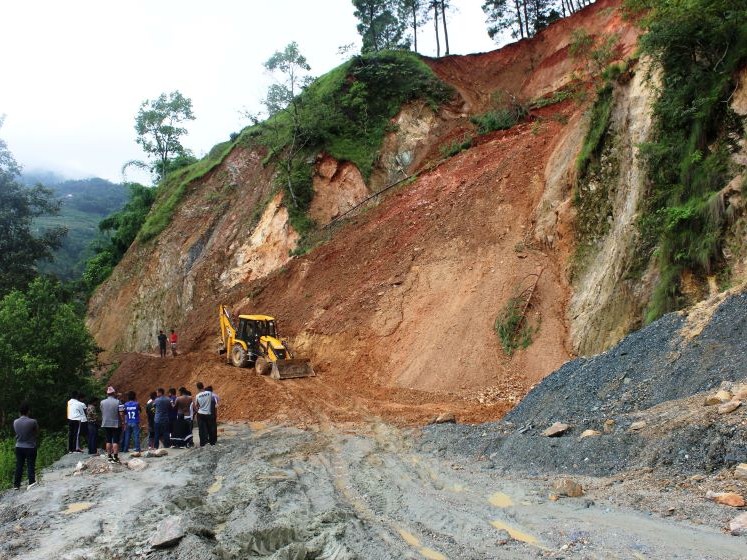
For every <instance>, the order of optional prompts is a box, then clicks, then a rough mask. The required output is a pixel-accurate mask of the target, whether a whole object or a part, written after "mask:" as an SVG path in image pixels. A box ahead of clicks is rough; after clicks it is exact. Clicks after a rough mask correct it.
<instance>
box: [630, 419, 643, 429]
mask: <svg viewBox="0 0 747 560" xmlns="http://www.w3.org/2000/svg"><path fill="white" fill-rule="evenodd" d="M645 427H646V422H645V420H638V421H637V422H633V423H632V424H631V425H630V430H631V431H633V432H637V431H638V430H642V429H643V428H645Z"/></svg>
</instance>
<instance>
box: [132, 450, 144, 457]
mask: <svg viewBox="0 0 747 560" xmlns="http://www.w3.org/2000/svg"><path fill="white" fill-rule="evenodd" d="M142 456H143V454H142V453H141V452H140V451H133V452H132V453H130V457H142Z"/></svg>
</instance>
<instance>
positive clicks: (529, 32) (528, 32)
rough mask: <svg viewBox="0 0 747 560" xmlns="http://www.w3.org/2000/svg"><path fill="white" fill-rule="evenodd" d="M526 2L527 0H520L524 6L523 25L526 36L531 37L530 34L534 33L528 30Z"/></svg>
mask: <svg viewBox="0 0 747 560" xmlns="http://www.w3.org/2000/svg"><path fill="white" fill-rule="evenodd" d="M527 2H529V0H522V2H521V3H522V5H523V7H524V26H525V27H526V28H527V37H531V36H532V35H534V33H532V32H531V31H530V27H529V14H528V13H527Z"/></svg>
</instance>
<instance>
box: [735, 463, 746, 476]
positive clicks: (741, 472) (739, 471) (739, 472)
mask: <svg viewBox="0 0 747 560" xmlns="http://www.w3.org/2000/svg"><path fill="white" fill-rule="evenodd" d="M734 478H739V479H742V480H747V463H739V464H738V465H737V466H736V467H735V468H734Z"/></svg>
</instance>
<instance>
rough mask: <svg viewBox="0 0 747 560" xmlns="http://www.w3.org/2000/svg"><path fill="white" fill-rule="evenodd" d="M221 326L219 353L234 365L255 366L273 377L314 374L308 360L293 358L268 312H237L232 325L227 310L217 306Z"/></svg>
mask: <svg viewBox="0 0 747 560" xmlns="http://www.w3.org/2000/svg"><path fill="white" fill-rule="evenodd" d="M219 320H220V327H221V329H220V330H221V349H220V353H221V354H223V353H226V354H227V356H226V361H227V362H228V363H230V364H233V365H234V366H236V367H249V366H252V365H253V366H254V368H255V369H256V371H257V373H260V374H262V375H267V374H269V375H270V376H271V377H272V378H273V379H289V378H292V377H309V376H313V375H315V374H314V369H313V368H312V367H311V363H310V362H309V360H308V359H294V358H293V355H292V354H291V352H290V349H289V348H288V345H287V343H286V342H285V341H283V340H281V339H280V338H279V337H278V334H277V324H276V321H275V318H274V317H270V316H269V315H239V324H238V327H235V326H234V323H233V319H232V317H231V314H230V312H229V311H228V309H227V308H226V307H225V306H224V305H221V306H220V308H219Z"/></svg>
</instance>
